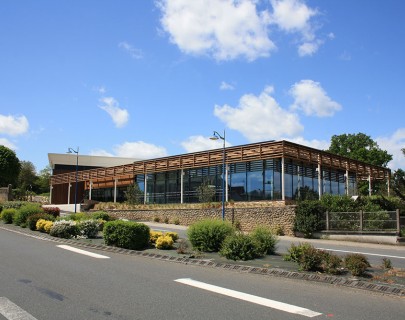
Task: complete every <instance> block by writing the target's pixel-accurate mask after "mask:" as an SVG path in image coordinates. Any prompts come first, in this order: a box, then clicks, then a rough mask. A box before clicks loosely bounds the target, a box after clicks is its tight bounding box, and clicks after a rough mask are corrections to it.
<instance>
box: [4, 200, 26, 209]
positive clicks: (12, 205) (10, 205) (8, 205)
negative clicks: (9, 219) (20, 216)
mask: <svg viewBox="0 0 405 320" xmlns="http://www.w3.org/2000/svg"><path fill="white" fill-rule="evenodd" d="M27 203H29V202H26V201H6V202H3V209H20V208H21V207H22V206H23V205H25V204H27Z"/></svg>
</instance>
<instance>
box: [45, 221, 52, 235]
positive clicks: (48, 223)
mask: <svg viewBox="0 0 405 320" xmlns="http://www.w3.org/2000/svg"><path fill="white" fill-rule="evenodd" d="M52 226H53V221H46V222H45V224H44V231H45V232H46V233H50V232H51V229H52Z"/></svg>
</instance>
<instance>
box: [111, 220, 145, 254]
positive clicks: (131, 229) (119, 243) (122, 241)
mask: <svg viewBox="0 0 405 320" xmlns="http://www.w3.org/2000/svg"><path fill="white" fill-rule="evenodd" d="M103 233H104V242H105V244H106V245H112V246H116V247H120V248H125V249H132V250H141V249H145V248H146V247H148V244H149V237H150V228H149V227H148V226H147V225H145V224H143V223H137V222H131V221H120V220H118V221H109V222H106V223H105V224H104V229H103Z"/></svg>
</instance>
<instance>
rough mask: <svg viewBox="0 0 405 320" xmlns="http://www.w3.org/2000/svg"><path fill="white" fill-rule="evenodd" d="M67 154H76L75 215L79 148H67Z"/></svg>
mask: <svg viewBox="0 0 405 320" xmlns="http://www.w3.org/2000/svg"><path fill="white" fill-rule="evenodd" d="M67 153H75V154H76V183H75V213H76V207H77V171H78V169H79V147H77V150H75V149H72V148H68V151H67Z"/></svg>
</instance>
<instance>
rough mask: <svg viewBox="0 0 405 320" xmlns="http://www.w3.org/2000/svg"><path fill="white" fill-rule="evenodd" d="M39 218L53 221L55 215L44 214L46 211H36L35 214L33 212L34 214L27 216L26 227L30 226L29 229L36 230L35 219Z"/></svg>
mask: <svg viewBox="0 0 405 320" xmlns="http://www.w3.org/2000/svg"><path fill="white" fill-rule="evenodd" d="M39 219H44V220H48V221H55V217H54V216H53V215H50V214H46V213H37V214H34V215H32V216H29V217H28V219H27V226H28V228H30V229H31V230H37V221H38V220H39Z"/></svg>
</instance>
